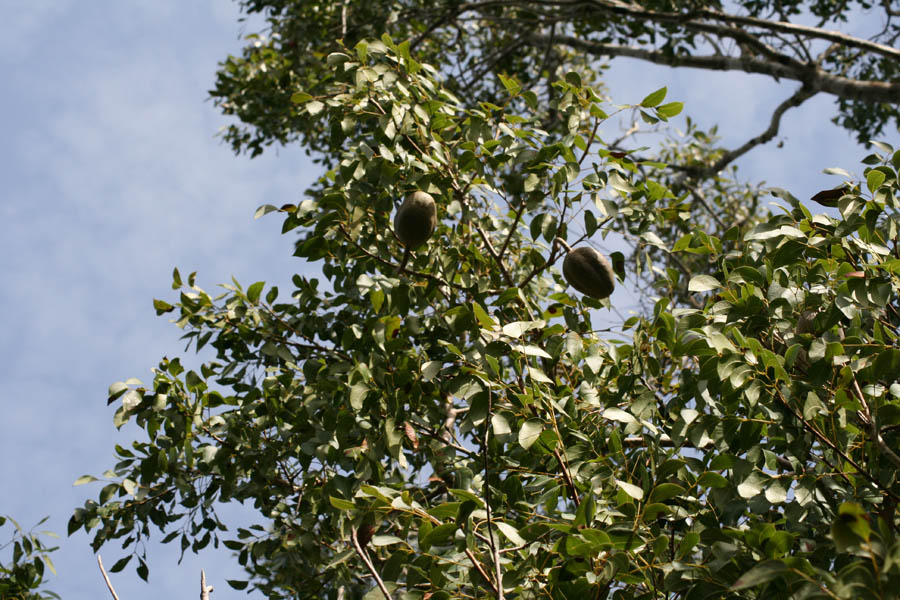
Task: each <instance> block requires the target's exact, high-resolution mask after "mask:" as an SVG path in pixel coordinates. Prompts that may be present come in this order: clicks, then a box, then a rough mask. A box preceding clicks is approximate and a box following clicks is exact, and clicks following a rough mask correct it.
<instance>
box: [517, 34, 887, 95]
mask: <svg viewBox="0 0 900 600" xmlns="http://www.w3.org/2000/svg"><path fill="white" fill-rule="evenodd" d="M529 39H530V40H531V42H532V43H534V44H544V43H547V41H548V40H547V37H546V36H541V35H532V36H530V38H529ZM556 41H557V42H559V43H561V44H565V45H567V46H569V47H571V48H573V49H575V50H580V51H582V52H587V53H589V54H593V55H596V56H627V57H630V58H637V59H640V60H645V61H648V62H652V63H655V64H659V65H665V66H668V67H695V68H698V69H709V70H714V71H745V72H747V73H759V74H762V75H769V76H770V77H773V78H776V79H778V78H784V79H791V80H794V81H800V82H803V83H804V84H805V85H806V86H808V87H809V88H810V89H812V90H814V91H821V92H826V93H829V94H832V95H834V96H837V97H838V98H845V99H851V100H864V101H867V102H879V103H881V102H886V103H896V102H897V99H898V98H900V83H887V82H883V81H867V80H858V79H851V78H849V77H842V76H840V75H833V74H831V73H828V72H827V71H825V70H823V69H821V68H818V67H815V66H814V65H804V64H802V63H799V62H796V61H793V62H792V63H789V64H783V63H779V62H775V61H773V60H765V59H760V58H755V57H748V56H740V57H733V56H718V55H706V56H693V55H691V56H687V55H677V56H676V55H671V54H666V53H664V52H662V51H659V50H650V49H647V48H638V47H635V46H619V45H616V44H604V43H601V42H597V41H593V40H583V39H579V38H575V37H572V36H559V35H558V36H556Z"/></svg>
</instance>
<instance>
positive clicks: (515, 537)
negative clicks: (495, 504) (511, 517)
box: [494, 521, 525, 546]
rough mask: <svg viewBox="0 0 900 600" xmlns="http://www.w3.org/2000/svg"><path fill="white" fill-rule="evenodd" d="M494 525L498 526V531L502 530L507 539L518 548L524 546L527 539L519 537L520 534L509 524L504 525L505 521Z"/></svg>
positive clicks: (495, 522)
mask: <svg viewBox="0 0 900 600" xmlns="http://www.w3.org/2000/svg"><path fill="white" fill-rule="evenodd" d="M494 525H496V526H497V529H499V530H500V533H502V534H503V535H504V536H505V537H506V539H508V540H509V541H510V542H512V543H513V544H515V545H516V546H524V545H525V539H524V538H523V537H522V536H521V535H519V532H518V531H517V530H516V528H515V527H513V526H512V525H510V524H509V523H504V522H503V521H494Z"/></svg>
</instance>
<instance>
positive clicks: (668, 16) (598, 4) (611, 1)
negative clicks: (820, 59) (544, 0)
mask: <svg viewBox="0 0 900 600" xmlns="http://www.w3.org/2000/svg"><path fill="white" fill-rule="evenodd" d="M588 3H589V4H590V5H592V6H594V7H595V8H598V9H600V10H602V11H603V12H607V13H613V14H619V15H627V16H630V17H636V18H639V19H646V20H650V21H656V22H669V23H672V22H675V23H678V24H680V25H683V26H685V27H688V28H691V29H695V28H698V26H703V25H705V24H704V23H703V22H702V21H699V20H698V19H697V17H699V18H705V19H710V20H713V21H721V22H724V23H733V24H735V25H741V26H752V27H759V28H760V29H764V30H766V31H770V32H773V33H774V32H779V33H787V34H796V35H800V36H803V37H805V38H808V39H820V40H828V41H830V42H836V43H839V44H841V45H842V46H847V47H852V48H860V49H863V50H866V51H868V52H874V53H876V54H881V55H882V56H886V57H888V58H894V59H900V49H897V48H891V47H890V46H885V45H884V44H879V43H878V42H872V41H869V40H865V39H861V38H858V37H854V36H852V35H847V34H845V33H841V32H839V31H833V30H829V29H822V28H821V27H809V26H806V25H796V24H794V23H787V22H784V21H771V20H767V19H759V18H756V17H750V16H743V15H733V14H730V13H726V12H721V11H718V10H713V9H699V10H691V11H690V12H683V13H679V12H660V11H653V10H647V9H644V8H639V7H638V6H636V5H635V4H630V3H629V4H626V3H625V2H622V1H621V0H590V1H589V2H588Z"/></svg>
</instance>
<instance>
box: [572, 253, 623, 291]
mask: <svg viewBox="0 0 900 600" xmlns="http://www.w3.org/2000/svg"><path fill="white" fill-rule="evenodd" d="M563 276H564V277H565V278H566V281H568V282H569V285H571V286H572V287H573V288H575V289H576V290H578V291H579V292H581V293H582V294H584V295H585V296H590V297H592V298H597V299H602V298H606V297H608V296H609V295H610V294H612V293H613V289H615V287H616V276H615V273H613V270H612V267H611V266H610V264H609V262H607V260H606V259H605V258H604V257H603V255H602V254H600V253H599V252H597V251H596V250H594V249H593V248H591V247H589V246H582V247H581V248H575V249H574V250H571V251H570V252H569V253H568V254H566V258H565V259H564V260H563Z"/></svg>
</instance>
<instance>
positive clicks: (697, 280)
mask: <svg viewBox="0 0 900 600" xmlns="http://www.w3.org/2000/svg"><path fill="white" fill-rule="evenodd" d="M720 287H722V284H721V283H719V280H718V279H716V278H715V277H713V276H712V275H695V276H694V277H691V281H690V283H688V291H689V292H708V291H710V290H714V289H717V288H720Z"/></svg>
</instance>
